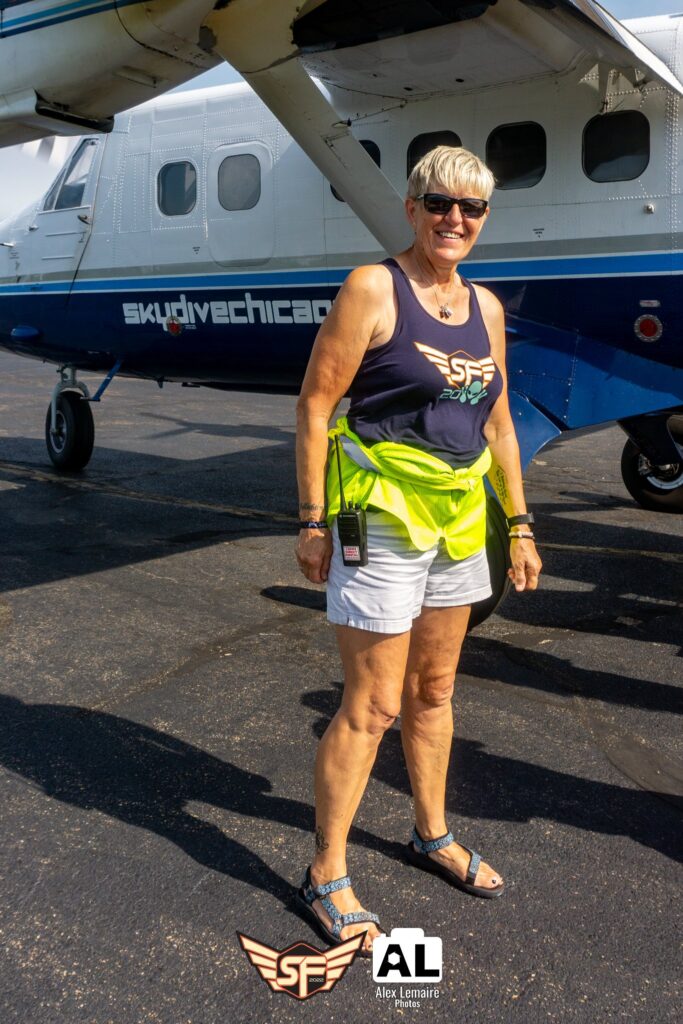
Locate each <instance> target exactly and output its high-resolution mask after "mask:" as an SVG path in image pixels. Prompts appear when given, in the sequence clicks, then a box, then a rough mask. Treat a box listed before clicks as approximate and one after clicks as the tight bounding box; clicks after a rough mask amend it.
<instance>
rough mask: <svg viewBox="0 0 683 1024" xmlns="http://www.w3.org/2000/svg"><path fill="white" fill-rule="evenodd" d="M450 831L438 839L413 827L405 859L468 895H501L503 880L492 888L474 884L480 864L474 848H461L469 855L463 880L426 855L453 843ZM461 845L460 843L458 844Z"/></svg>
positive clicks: (485, 897)
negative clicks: (422, 835) (428, 836)
mask: <svg viewBox="0 0 683 1024" xmlns="http://www.w3.org/2000/svg"><path fill="white" fill-rule="evenodd" d="M454 842H455V839H454V838H453V833H452V832H447V833H446V835H445V836H439V838H438V839H423V838H422V837H421V836H420V834H419V832H418V831H417V829H416V828H414V829H413V838H412V839H411V841H410V842H409V843H408V845H407V847H406V850H405V854H406V859H407V860H408V861H409V863H410V864H413V865H414V866H415V867H416V868H422V870H423V871H429V872H431V874H433V875H439V877H440V878H443V879H445V880H446V881H447V882H448V883H449V885H454V886H455V888H456V889H461V890H462V891H463V892H466V893H468V894H469V895H470V896H483V898H484V899H486V900H491V899H494V898H495V897H496V896H502V894H503V890H504V889H505V882H501V883H500V885H496V886H495V887H494V888H491V887H489V886H485V885H475V884H474V880H475V878H476V877H477V871H478V870H479V865H480V864H481V857H480V855H479V854H478V853H475V851H474V850H470V849H469V847H467V846H463V850H466V851H467V853H469V855H470V863H469V867H468V868H467V875H466V877H465V881H463V880H462V879H461V878H458V876H457V875H456V874H455V872H453V871H451V870H450V868H447V867H445V866H444V865H443V864H439V863H438V862H437V861H435V860H433V859H432V858H431V857H428V856H427V854H429V853H433V852H434V851H435V850H442V849H443V848H444V846H449V845H450V844H451V843H454ZM413 843H414V844H415V846H416V847H417V850H416V849H415V848H414V847H413ZM460 845H461V846H462V843H461V844H460Z"/></svg>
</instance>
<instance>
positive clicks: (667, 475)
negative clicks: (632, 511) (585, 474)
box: [621, 416, 683, 512]
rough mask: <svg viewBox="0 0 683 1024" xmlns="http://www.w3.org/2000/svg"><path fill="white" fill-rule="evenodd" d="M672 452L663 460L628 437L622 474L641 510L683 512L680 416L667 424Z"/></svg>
mask: <svg viewBox="0 0 683 1024" xmlns="http://www.w3.org/2000/svg"><path fill="white" fill-rule="evenodd" d="M666 426H667V429H668V433H669V435H670V438H671V441H672V442H673V444H674V445H675V449H673V450H671V449H670V450H669V451H668V452H667V456H666V461H664V460H663V459H662V457H661V456H659V457H657V456H656V455H655V453H653V452H652V451H650V452H648V454H645V452H644V451H643V449H642V448H641V447H640V446H639V445H638V444H637V443H636V441H635V440H634V439H633V438H630V439H629V440H628V441H627V442H626V444H625V445H624V451H623V453H622V456H621V475H622V477H623V480H624V484H625V486H626V489H627V490H628V492H629V494H630V495H631V497H633V498H635V500H636V501H637V502H638V504H639V505H642V507H643V508H647V509H651V510H652V511H654V512H683V417H680V416H679V417H672V419H671V420H669V422H668V424H666Z"/></svg>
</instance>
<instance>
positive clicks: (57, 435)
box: [50, 409, 66, 452]
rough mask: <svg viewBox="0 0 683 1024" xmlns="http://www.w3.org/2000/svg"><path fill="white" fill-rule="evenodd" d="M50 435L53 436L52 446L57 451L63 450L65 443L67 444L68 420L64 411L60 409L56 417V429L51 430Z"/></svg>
mask: <svg viewBox="0 0 683 1024" xmlns="http://www.w3.org/2000/svg"><path fill="white" fill-rule="evenodd" d="M50 437H51V438H52V447H53V448H54V450H55V451H56V452H63V451H64V445H65V444H66V420H65V419H64V413H63V412H61V411H60V410H59V409H58V410H57V415H56V417H55V429H54V430H51V431H50Z"/></svg>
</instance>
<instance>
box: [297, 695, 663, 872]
mask: <svg viewBox="0 0 683 1024" xmlns="http://www.w3.org/2000/svg"><path fill="white" fill-rule="evenodd" d="M341 689H342V684H341V683H335V684H334V688H331V689H329V690H314V691H310V692H308V693H306V694H305V695H304V697H303V704H304V705H305V706H306V707H308V708H312V709H313V710H315V711H317V712H319V713H320V714H321V717H320V718H319V719H318V720H317V721H316V722H315V724H314V727H313V728H314V732H315V734H316V735H317V736H318V737H320V736H322V734H323V732H324V731H325V729H326V728H327V725H328V723H329V721H330V719H331V718H332V716H333V715H334V713H335V711H336V710H337V707H338V704H339V694H340V691H341ZM372 775H373V778H375V779H378V780H379V781H380V782H382V783H384V784H385V785H387V786H390V787H392V788H393V789H397V790H399V791H402V792H404V793H406V795H408V796H409V795H410V783H409V780H408V772H407V770H406V767H405V760H404V758H403V750H402V747H401V735H400V731H399V729H390V730H389V731H388V732H387V733H386V734H385V736H384V739H383V740H382V742H381V744H380V748H379V754H378V756H377V760H376V761H375V766H374V768H373V771H372ZM446 806H447V811H448V812H449V813H450V815H451V817H452V825H453V827H454V831H455V826H454V822H455V819H456V818H457V817H460V818H472V819H474V820H486V819H488V820H494V821H512V822H528V821H531V820H532V819H534V818H545V819H546V820H547V821H556V822H558V823H561V824H564V825H570V826H571V827H573V828H577V829H583V830H585V831H587V832H596V833H601V834H604V835H624V836H629V837H630V838H631V839H634V840H635V841H636V842H638V843H641V844H642V845H643V846H646V847H649V848H651V849H654V850H657V851H659V852H660V853H662V854H664V855H665V856H666V857H670V858H671V859H672V860H683V849H682V848H681V842H680V839H679V838H678V837H679V830H678V827H677V826H676V827H671V826H670V824H669V823H668V815H669V814H671V815H673V814H675V813H676V812H674V811H673V810H671V811H669V812H668V813H667V812H665V811H664V810H663V809H662V806H661V805H660V804H659V803H658V802H656V801H653V800H652V797H651V796H650V794H649V793H647V792H645V791H643V790H636V789H627V788H625V787H623V786H615V785H613V784H611V783H604V782H595V781H592V780H589V779H585V778H579V777H577V776H576V775H570V774H567V773H564V772H558V771H553V770H551V769H548V768H544V767H541V766H540V765H536V764H531V763H529V762H526V761H519V760H515V759H514V758H510V757H501V756H500V755H498V754H490V753H488V752H487V751H486V749H485V748H484V746H483V745H482V744H481V743H479V742H478V741H476V740H467V739H462V738H458V739H456V741H455V743H454V744H453V753H452V755H451V768H450V773H449V784H448V789H447V805H446ZM675 820H676V822H678V821H679V818H678V815H676V819H675Z"/></svg>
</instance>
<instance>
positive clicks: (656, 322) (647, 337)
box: [633, 313, 664, 341]
mask: <svg viewBox="0 0 683 1024" xmlns="http://www.w3.org/2000/svg"><path fill="white" fill-rule="evenodd" d="M633 330H634V331H635V334H636V337H637V338H640V340H641V341H659V339H660V338H661V336H662V334H663V332H664V327H663V325H662V321H661V320H660V319H659V317H658V316H654V315H653V314H652V313H644V314H643V316H639V317H638V319H637V320H636V322H635V324H634V325H633Z"/></svg>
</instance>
